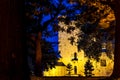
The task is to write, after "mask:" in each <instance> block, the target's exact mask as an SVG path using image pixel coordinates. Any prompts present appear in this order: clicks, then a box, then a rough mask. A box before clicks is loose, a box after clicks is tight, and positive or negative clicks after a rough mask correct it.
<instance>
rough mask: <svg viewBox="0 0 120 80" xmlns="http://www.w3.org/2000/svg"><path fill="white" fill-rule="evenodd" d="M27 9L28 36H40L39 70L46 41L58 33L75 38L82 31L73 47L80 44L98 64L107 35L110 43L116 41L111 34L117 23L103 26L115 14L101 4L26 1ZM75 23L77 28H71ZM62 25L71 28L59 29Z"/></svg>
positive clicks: (96, 1) (94, 1)
mask: <svg viewBox="0 0 120 80" xmlns="http://www.w3.org/2000/svg"><path fill="white" fill-rule="evenodd" d="M25 5H26V7H25V11H26V29H27V30H26V31H27V33H28V34H31V33H35V34H36V51H35V52H36V53H35V55H36V61H35V62H36V65H37V66H38V65H39V66H40V65H41V64H42V62H41V61H42V57H43V54H44V53H43V52H42V50H41V49H42V40H43V37H51V36H54V34H53V33H57V32H58V31H64V32H66V33H68V34H71V32H72V31H74V30H75V29H79V30H80V32H79V33H78V34H77V35H76V36H78V40H77V42H75V41H74V36H72V37H70V38H69V40H70V43H71V44H72V45H73V43H76V44H77V46H78V51H80V50H81V49H83V50H84V52H85V54H86V56H87V57H89V56H92V57H93V58H95V59H96V60H97V61H98V60H99V56H100V52H101V50H100V49H101V44H100V43H101V41H102V39H103V33H105V32H107V33H108V34H107V36H109V37H107V38H106V41H107V40H112V39H113V38H111V36H112V34H114V33H112V34H111V28H112V29H113V28H114V25H112V26H111V27H110V26H109V25H110V24H113V23H114V21H115V20H114V19H113V20H109V21H108V22H109V23H110V24H109V23H107V24H105V25H102V24H100V23H102V20H103V19H104V18H106V17H107V16H108V15H109V13H113V11H112V10H111V8H110V7H109V6H108V5H104V4H103V3H101V0H89V1H88V0H75V1H74V0H34V1H32V0H26V1H25ZM71 21H75V25H76V26H75V27H74V26H69V24H70V23H71ZM59 22H63V23H64V24H66V25H68V26H67V29H64V28H62V27H61V26H60V25H58V23H59ZM106 25H107V27H106ZM49 27H50V28H49ZM48 28H49V29H50V30H48ZM51 44H52V43H51ZM57 44H58V43H57ZM94 47H95V48H94ZM39 66H38V67H37V68H39ZM37 68H36V69H37Z"/></svg>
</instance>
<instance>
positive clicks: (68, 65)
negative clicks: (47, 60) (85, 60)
mask: <svg viewBox="0 0 120 80" xmlns="http://www.w3.org/2000/svg"><path fill="white" fill-rule="evenodd" d="M66 67H67V71H68V75H71V71H72V70H73V69H72V65H71V64H70V63H68V64H67V66H66Z"/></svg>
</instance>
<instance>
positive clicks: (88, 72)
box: [84, 60, 94, 77]
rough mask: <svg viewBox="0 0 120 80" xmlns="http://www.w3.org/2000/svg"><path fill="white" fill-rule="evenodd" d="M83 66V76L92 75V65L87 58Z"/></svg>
mask: <svg viewBox="0 0 120 80" xmlns="http://www.w3.org/2000/svg"><path fill="white" fill-rule="evenodd" d="M84 67H85V72H84V74H85V76H86V77H92V76H93V75H94V74H92V71H93V70H94V69H93V65H92V63H91V62H90V60H88V61H87V62H86V64H85V65H84Z"/></svg>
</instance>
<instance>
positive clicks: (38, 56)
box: [35, 32, 43, 76]
mask: <svg viewBox="0 0 120 80" xmlns="http://www.w3.org/2000/svg"><path fill="white" fill-rule="evenodd" d="M41 37H42V33H41V32H38V36H37V39H36V59H35V62H36V65H35V66H36V67H35V68H36V69H35V70H36V71H35V73H36V76H43V74H42V64H41V60H42V51H41Z"/></svg>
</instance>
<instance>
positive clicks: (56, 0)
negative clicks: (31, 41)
mask: <svg viewBox="0 0 120 80" xmlns="http://www.w3.org/2000/svg"><path fill="white" fill-rule="evenodd" d="M49 1H50V3H51V5H53V6H55V7H56V8H58V7H60V6H58V5H59V4H60V3H59V0H49ZM62 6H64V7H65V9H63V10H61V11H60V13H59V14H58V16H63V15H66V14H67V11H66V10H73V12H72V13H71V14H69V15H67V16H68V17H74V16H75V15H77V14H80V13H81V11H82V8H80V9H75V7H76V6H78V4H77V3H73V4H70V3H69V2H68V0H63V1H62ZM37 10H40V8H38V9H37ZM52 12H53V13H55V12H56V11H52ZM51 16H54V15H51V14H43V15H42V21H41V22H40V24H41V25H44V23H45V22H46V21H48V20H50V19H51V18H52V17H51ZM72 20H73V19H72ZM54 23H55V24H58V21H57V20H55V21H53V24H54ZM51 24H52V23H51ZM51 24H49V25H48V26H47V31H48V32H50V34H52V35H54V36H47V37H46V36H44V35H42V38H43V39H45V40H46V41H48V42H58V34H59V33H58V32H54V31H53V28H52V25H51ZM53 48H54V50H55V51H57V52H58V50H59V49H58V44H53Z"/></svg>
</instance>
